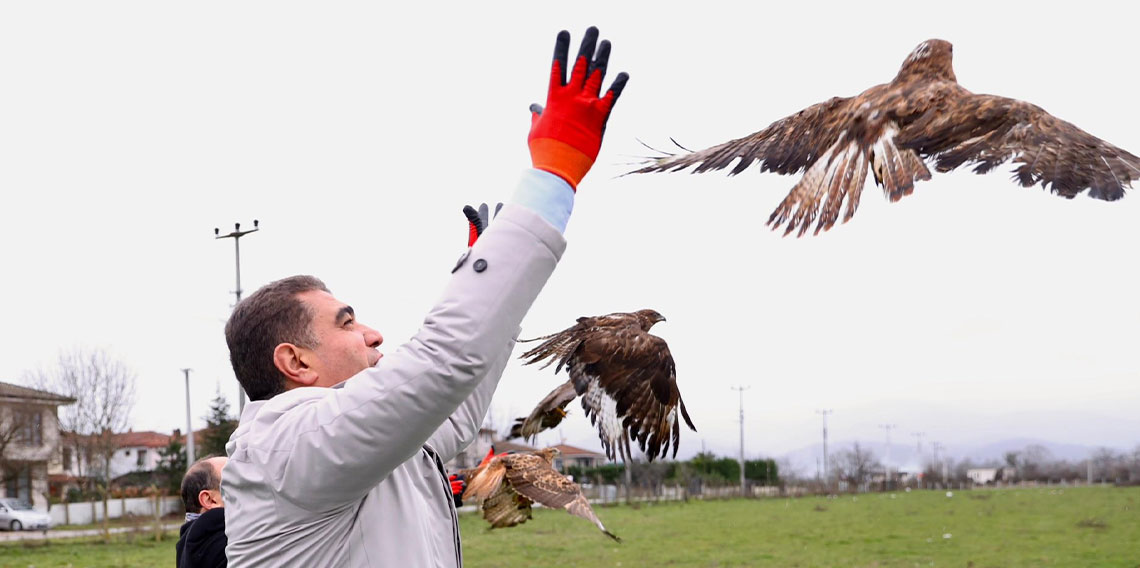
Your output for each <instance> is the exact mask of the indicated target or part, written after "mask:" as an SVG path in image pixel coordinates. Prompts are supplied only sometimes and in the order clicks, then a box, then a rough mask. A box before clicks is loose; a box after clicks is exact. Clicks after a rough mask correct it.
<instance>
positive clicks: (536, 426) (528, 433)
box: [507, 380, 578, 440]
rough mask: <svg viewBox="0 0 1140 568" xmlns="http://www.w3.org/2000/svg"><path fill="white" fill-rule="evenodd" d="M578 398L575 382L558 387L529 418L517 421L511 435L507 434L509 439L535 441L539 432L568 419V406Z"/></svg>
mask: <svg viewBox="0 0 1140 568" xmlns="http://www.w3.org/2000/svg"><path fill="white" fill-rule="evenodd" d="M576 398H578V391H576V390H574V381H572V380H570V381H566V382H565V383H562V384H560V385H558V387H557V388H555V389H554V390H552V391H550V394H548V395H546V397H545V398H543V399H542V400H541V401H539V402H538V406H536V407H534V410H533V411H532V412H531V413H530V415H529V416H526V417H524V418H516V419H515V423H514V424H513V425H511V431H510V433H509V434H507V439H508V440H510V439H511V438H524V439H527V440H533V439H534V438H535V436H538V434H539V432H542V431H544V430H549V429H551V428H553V427H555V426H557V425H559V424H561V423H562V419H563V418H565V417H566V406H567V405H568V404H570V402H571V401H573V400H574V399H576Z"/></svg>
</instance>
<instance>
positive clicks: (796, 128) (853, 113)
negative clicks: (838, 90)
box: [632, 84, 930, 236]
mask: <svg viewBox="0 0 1140 568" xmlns="http://www.w3.org/2000/svg"><path fill="white" fill-rule="evenodd" d="M893 94H894V87H893V86H891V85H889V84H887V85H878V86H875V87H871V88H870V89H867V90H866V91H864V92H863V93H860V94H859V95H858V96H856V97H850V98H840V97H835V98H832V99H831V100H829V101H827V102H824V103H819V104H817V105H813V106H810V107H808V108H806V109H804V110H802V111H800V112H798V113H796V114H793V115H791V116H788V117H786V118H783V119H780V120H778V121H776V122H774V123H772V124H771V125H770V126H768V127H767V128H765V129H764V130H761V131H759V132H756V133H754V134H751V135H749V136H745V137H744V138H738V139H736V140H733V141H731V142H726V143H724V144H721V145H719V146H713V147H712V148H708V149H706V150H701V151H699V152H693V153H690V154H685V155H680V156H671V157H666V158H661V159H658V160H656V161H655V162H654V163H653V164H651V165H649V166H646V167H644V168H641V169H640V170H635V171H634V172H632V173H646V172H664V171H676V170H680V169H684V168H686V167H688V166H691V165H696V167H695V168H694V169H693V173H698V172H703V171H708V170H719V169H724V168H726V167H728V166H729V165H730V164H731V163H732V162H733V161H734V160H736V159H737V158H740V162H739V163H737V164H736V167H734V168H733V169H732V171H730V172H729V175H735V174H738V173H740V172H742V171H744V170H745V169H746V168H748V166H750V165H752V164H753V163H754V162H760V171H771V172H776V173H779V174H795V173H799V172H800V171H805V173H804V175H803V177H802V178H801V179H800V181H799V182H797V183H796V185H795V186H793V187H792V189H791V191H789V192H788V195H787V196H786V197H785V198H784V200H783V201H782V202H781V203H780V205H779V206H778V207H777V208H776V210H775V211H773V212H772V215H771V216H769V217H768V225H770V226H771V227H772V228H773V229H775V228H778V227H780V226H781V225H784V226H785V230H784V234H785V235H787V234H789V233H791V232H793V231H796V230H797V229H798V235H799V236H802V235H803V234H804V233H806V232H807V230H808V228H809V227H810V226H811V225H812V223H815V224H816V227H815V234H819V232H820V231H826V230H828V229H830V228H831V227H832V226H834V225H835V223H836V221H838V220H839V218H840V211H841V210H843V209H844V203H846V210H845V211H844V212H843V222H847V221H849V220H850V219H851V217H852V216H854V215H855V210H856V209H858V208H859V200H860V198H861V197H862V193H863V186H864V183H865V182H866V180H867V173H868V172H871V173H872V174H873V175H874V179H875V183H876V184H877V185H879V186H882V188H883V191H884V192H885V193H886V195H887V197H888V198H889V199H890V200H891V201H898V200H899V199H901V198H902V197H903V196H905V195H910V194H911V193H912V192H913V191H914V182H915V181H918V180H927V179H930V171H929V170H928V169H926V165H925V164H923V163H922V160H921V159H920V158H919V157H918V155H917V154H916V153H914V152H913V151H908V150H903V149H900V148H898V147H897V146H896V145H895V142H894V138H895V134H896V133H897V132H898V126H897V124H895V122H893V121H892V118H893V116H892V111H893V110H894V109H893V105H894V104H897V101H896V99H897V97H892V95H893Z"/></svg>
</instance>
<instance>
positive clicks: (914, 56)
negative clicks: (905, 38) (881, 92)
mask: <svg viewBox="0 0 1140 568" xmlns="http://www.w3.org/2000/svg"><path fill="white" fill-rule="evenodd" d="M914 76H922V77H927V78H934V79H944V80H947V81H957V80H958V79H957V77H955V76H954V46H953V45H951V43H950V42H948V41H946V40H943V39H928V40H926V41H924V42H922V43H920V44H918V46H917V47H915V48H914V51H911V52H910V55H908V56H907V57H906V61H903V64H902V67H901V68H900V69H899V74H898V76H897V77H896V78H895V80H896V81H898V80H900V79H905V78H909V77H914Z"/></svg>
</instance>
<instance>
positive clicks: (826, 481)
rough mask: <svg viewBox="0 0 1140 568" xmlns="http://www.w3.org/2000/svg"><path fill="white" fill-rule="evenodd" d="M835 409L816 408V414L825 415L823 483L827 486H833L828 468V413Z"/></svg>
mask: <svg viewBox="0 0 1140 568" xmlns="http://www.w3.org/2000/svg"><path fill="white" fill-rule="evenodd" d="M832 412H833V411H832V410H831V409H830V408H829V409H827V410H816V411H815V413H816V414H821V415H823V484H824V486H826V487H830V486H831V477H830V472H829V470H828V469H827V460H828V457H827V415H828V414H831V413H832Z"/></svg>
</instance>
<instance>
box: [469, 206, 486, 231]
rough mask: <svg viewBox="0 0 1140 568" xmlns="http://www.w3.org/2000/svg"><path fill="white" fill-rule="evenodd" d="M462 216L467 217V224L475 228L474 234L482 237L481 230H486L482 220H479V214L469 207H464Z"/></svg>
mask: <svg viewBox="0 0 1140 568" xmlns="http://www.w3.org/2000/svg"><path fill="white" fill-rule="evenodd" d="M463 215H464V216H465V217H467V222H468V223H471V224H472V225H473V226H474V227H475V234H476V235H482V234H483V229H484V228H486V225H484V224H483V220H482V219H480V218H479V212H478V211H476V210H475V208H474V207H472V206H470V205H464V206H463Z"/></svg>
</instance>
